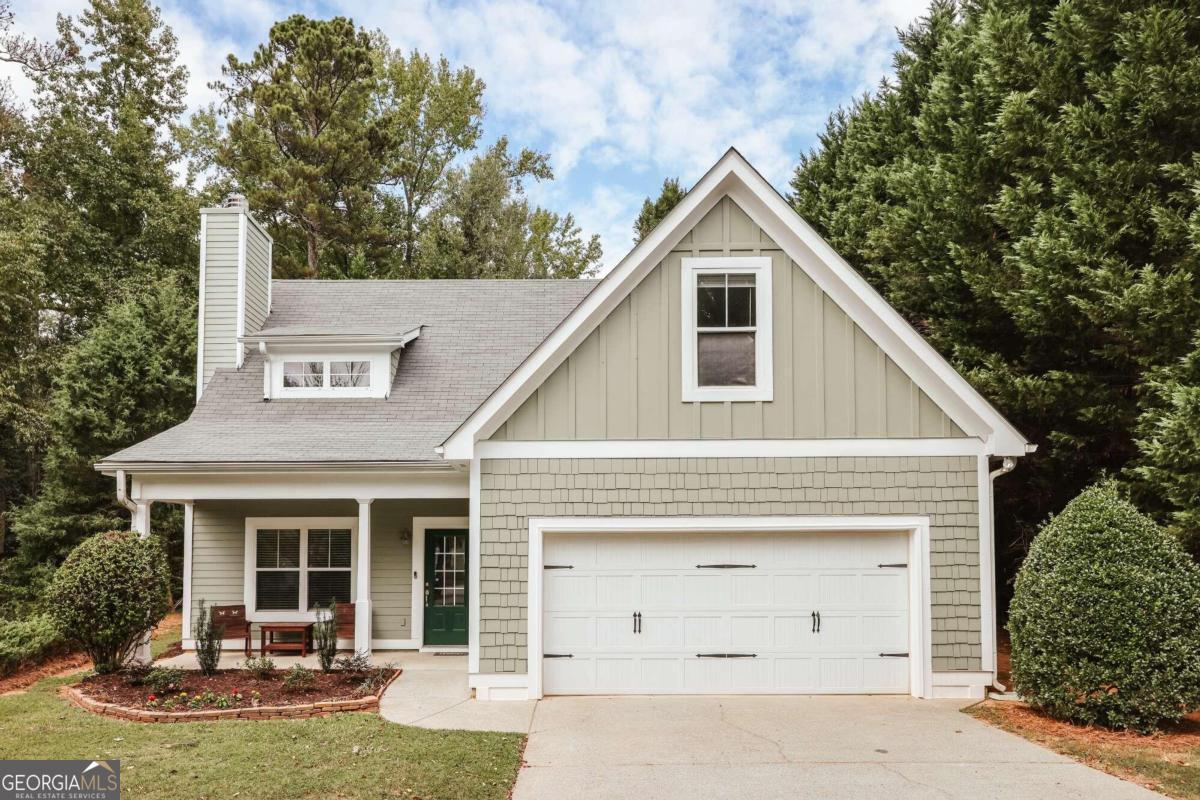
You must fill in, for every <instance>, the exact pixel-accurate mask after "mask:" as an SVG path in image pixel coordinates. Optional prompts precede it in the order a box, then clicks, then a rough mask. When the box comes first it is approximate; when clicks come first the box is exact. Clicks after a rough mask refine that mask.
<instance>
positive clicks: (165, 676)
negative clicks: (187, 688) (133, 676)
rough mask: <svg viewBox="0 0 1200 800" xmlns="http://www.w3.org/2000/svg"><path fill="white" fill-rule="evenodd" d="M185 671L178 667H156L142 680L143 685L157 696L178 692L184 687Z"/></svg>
mask: <svg viewBox="0 0 1200 800" xmlns="http://www.w3.org/2000/svg"><path fill="white" fill-rule="evenodd" d="M184 677H185V674H184V671H183V670H181V669H179V668H178V667H155V668H154V669H152V670H150V671H149V672H147V673H146V674H145V675H144V676H143V677H142V679H141V682H142V685H143V686H146V687H147V688H149V689H150V690H152V691H153V692H154V693H155V694H158V695H163V694H166V693H167V692H174V691H178V690H179V689H180V688H181V687H182V686H183V679H184Z"/></svg>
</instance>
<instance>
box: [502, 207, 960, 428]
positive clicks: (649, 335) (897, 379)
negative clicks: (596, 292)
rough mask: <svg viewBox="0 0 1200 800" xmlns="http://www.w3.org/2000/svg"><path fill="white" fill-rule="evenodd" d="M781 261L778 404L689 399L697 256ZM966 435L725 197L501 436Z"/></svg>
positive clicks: (776, 268)
mask: <svg viewBox="0 0 1200 800" xmlns="http://www.w3.org/2000/svg"><path fill="white" fill-rule="evenodd" d="M747 255H750V256H769V257H770V258H771V262H772V273H771V274H772V283H773V293H774V297H773V306H772V317H773V322H774V326H775V329H774V332H773V334H774V336H773V339H774V399H773V400H771V401H770V402H698V403H690V402H687V403H685V402H684V401H683V399H682V398H683V395H682V386H681V384H682V380H683V374H682V366H681V360H682V354H681V343H680V337H681V335H682V326H681V322H680V313H681V310H680V280H681V261H682V259H683V258H685V257H692V256H695V257H705V256H747ZM964 435H965V434H964V433H963V432H962V430H961V429H959V427H958V426H957V425H955V424H954V423H953V422H952V421H951V420H950V418H949V417H947V416H946V414H945V413H944V412H942V410H941V409H940V408H938V407H937V405H935V404H934V402H933V401H932V400H931V399H930V398H929V396H928V395H926V394H925V393H924V392H923V391H921V390H920V389H919V388H917V386H916V384H914V383H913V381H912V380H910V379H909V377H908V376H907V375H906V374H905V373H904V372H903V371H902V370H901V369H900V368H899V367H898V366H897V365H896V364H895V362H893V361H892V360H891V359H890V358H888V357H887V356H886V355H885V354H884V352H883V351H882V350H881V349H880V348H879V347H878V345H876V344H875V343H874V342H873V341H871V339H870V338H869V337H868V336H867V335H866V334H865V333H864V332H863V331H862V329H861V328H859V327H858V326H857V325H855V324H854V322H852V321H851V320H850V318H849V317H848V316H847V315H846V313H845V312H844V311H842V310H841V309H840V308H839V307H838V306H837V305H836V304H835V303H834V302H833V301H832V300H831V299H830V298H829V297H828V296H827V295H826V294H825V293H824V292H822V291H821V290H820V289H819V288H818V287H817V285H816V284H815V283H814V282H813V281H812V279H811V278H809V277H808V275H807V274H806V273H805V272H804V270H803V269H802V268H801V267H799V266H798V265H796V264H795V263H794V262H793V261H792V260H791V259H790V258H788V257H787V255H786V254H784V252H783V251H782V250H780V249H779V247H778V245H776V244H775V243H774V242H773V241H771V239H769V238H768V237H767V235H766V234H765V233H763V231H762V230H761V229H760V228H759V227H758V226H757V225H755V224H754V222H753V221H752V220H751V219H750V217H749V216H747V215H746V213H745V212H744V211H742V209H741V208H739V207H738V206H737V204H736V203H734V202H733V201H732V200H730V199H729V198H727V197H726V198H724V199H722V200H721V202H719V203H718V204H717V205H716V206H715V207H714V208H713V210H712V211H710V212H709V213H708V214H707V215H705V217H704V218H703V219H702V220H701V221H700V222H699V223H697V224H696V226H695V227H694V228H693V229H692V230H691V231H689V232H688V233H687V234H686V235H685V236H684V237H683V239H682V240H681V241H680V242H679V244H677V245H676V246H675V247H674V248H673V249H672V251H671V252H670V253H669V254H668V255H667V257H666V258H665V259H664V260H663V261H662V263H660V264H659V265H658V266H656V267H655V268H654V269H653V270H652V271H651V272H650V273H649V274H647V276H646V277H645V278H644V279H643V280H642V281H641V283H639V284H638V286H637V287H635V288H634V290H633V291H632V292H631V293H630V295H629V296H628V297H627V298H625V300H624V301H622V302H621V304H620V305H618V306H617V307H616V308H615V309H614V310H613V312H612V313H611V314H610V315H609V316H608V318H607V319H605V320H604V321H603V322H602V323H601V324H600V325H599V326H598V327H597V328H596V330H595V331H593V332H592V333H591V335H589V336H588V337H587V339H585V340H584V341H583V342H582V343H581V344H580V345H579V347H578V348H577V349H576V350H575V352H573V353H572V354H571V355H570V356H569V357H568V359H567V360H566V361H564V362H563V363H562V364H561V365H560V366H559V367H558V369H556V370H555V371H554V372H553V373H552V374H551V375H550V377H548V378H547V379H546V380H545V381H544V382H543V383H542V385H541V386H540V387H539V388H538V389H537V391H536V392H534V394H533V395H531V396H530V397H529V399H528V400H526V401H525V402H524V403H523V404H522V405H521V406H520V407H519V408H518V409H517V410H516V411H515V412H514V413H513V415H512V416H511V417H510V418H509V419H508V420H507V421H506V422H505V423H504V424H503V425H502V426H501V427H500V428H499V429H498V430H497V431H496V432H495V433H494V434H493V435H492V437H491V438H492V439H496V440H509V441H559V440H604V439H610V440H611V439H824V438H830V439H842V438H915V437H922V438H937V437H961V436H964Z"/></svg>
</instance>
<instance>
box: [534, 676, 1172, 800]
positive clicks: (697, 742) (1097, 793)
mask: <svg viewBox="0 0 1200 800" xmlns="http://www.w3.org/2000/svg"><path fill="white" fill-rule="evenodd" d="M962 705H963V704H962V703H961V702H957V701H929V700H914V699H911V698H902V697H829V696H826V697H597V698H583V697H560V698H550V699H547V700H543V701H541V702H540V703H538V704H537V708H536V711H535V713H534V716H533V725H532V729H531V731H530V736H529V744H528V746H527V747H526V750H525V760H526V765H525V766H524V767H522V769H521V772H520V775H519V777H518V778H517V785H516V789H515V791H514V794H513V797H514V800H540V799H541V798H563V797H569V798H571V800H586V799H587V798H612V797H647V798H650V797H652V798H661V799H662V800H671V799H672V798H680V799H681V800H683V799H686V800H697V799H698V798H709V797H753V798H755V800H769V798H871V800H876V799H877V798H887V800H908V799H909V798H914V799H915V798H930V797H937V798H970V800H978V799H979V798H1000V797H1002V798H1005V800H1022V799H1023V798H1031V799H1032V798H1037V799H1038V800H1041V799H1042V798H1079V799H1080V800H1084V799H1085V798H1086V800H1107V798H1112V799H1113V800H1139V799H1141V798H1157V797H1160V795H1157V794H1155V793H1153V792H1150V791H1147V790H1145V789H1142V788H1140V787H1138V786H1136V785H1134V784H1131V783H1127V782H1125V781H1121V780H1119V779H1117V778H1114V777H1112V776H1110V775H1106V774H1104V773H1102V772H1098V771H1096V770H1093V769H1091V768H1089V767H1085V766H1083V765H1082V764H1079V763H1077V762H1075V761H1072V760H1071V759H1069V758H1066V757H1064V756H1060V755H1057V754H1055V753H1052V752H1050V751H1049V750H1046V749H1044V748H1042V747H1039V746H1037V745H1034V744H1032V743H1030V742H1027V741H1025V740H1024V739H1021V738H1020V737H1018V736H1014V735H1012V734H1009V733H1005V732H1004V731H1001V730H999V729H997V728H993V727H991V726H988V725H985V724H984V723H982V722H978V721H976V720H974V719H972V718H970V717H968V716H967V715H965V714H962V713H961V712H960V711H959V709H960V708H961V707H962Z"/></svg>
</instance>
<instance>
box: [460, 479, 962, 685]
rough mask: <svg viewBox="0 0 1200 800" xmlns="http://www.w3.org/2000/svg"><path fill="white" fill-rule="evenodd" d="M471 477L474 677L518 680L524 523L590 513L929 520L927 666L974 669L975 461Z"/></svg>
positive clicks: (524, 593)
mask: <svg viewBox="0 0 1200 800" xmlns="http://www.w3.org/2000/svg"><path fill="white" fill-rule="evenodd" d="M480 479H481V492H480V553H479V566H480V617H481V619H480V631H479V644H480V660H479V671H480V672H481V673H499V672H517V673H522V672H525V671H526V666H527V661H526V657H527V652H526V647H525V635H526V629H527V624H526V621H527V614H526V599H527V597H528V584H527V580H528V553H529V518H530V517H598V516H599V517H604V516H611V517H657V516H661V517H692V516H709V517H720V516H729V517H760V516H801V515H807V516H814V515H820V516H844V515H854V514H863V515H867V514H878V515H901V516H928V517H929V518H930V529H931V531H930V571H931V587H932V596H933V611H932V617H933V626H932V647H933V669H934V671H935V672H947V671H956V670H978V669H980V659H981V646H980V612H979V605H980V576H979V502H978V483H977V481H978V473H977V463H976V459H975V458H974V457H972V456H953V457H945V456H941V457H886V458H885V457H879V458H832V457H830V458H721V459H718V458H658V459H655V458H647V459H642V458H636V459H635V458H621V459H599V458H597V459H485V460H484V461H483V462H482V463H481V466H480ZM911 613H920V609H919V608H913V609H911Z"/></svg>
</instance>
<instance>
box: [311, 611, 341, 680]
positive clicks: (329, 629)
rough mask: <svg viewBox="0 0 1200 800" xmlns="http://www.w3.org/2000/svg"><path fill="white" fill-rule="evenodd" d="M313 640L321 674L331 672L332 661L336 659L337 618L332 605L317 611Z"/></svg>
mask: <svg viewBox="0 0 1200 800" xmlns="http://www.w3.org/2000/svg"><path fill="white" fill-rule="evenodd" d="M313 640H314V646H315V649H316V651H317V663H319V664H320V665H321V672H329V671H331V670H332V669H333V662H334V659H336V658H337V617H336V616H335V614H334V610H333V606H332V604H331V605H330V606H329V607H328V608H319V609H317V624H316V625H314V626H313Z"/></svg>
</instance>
